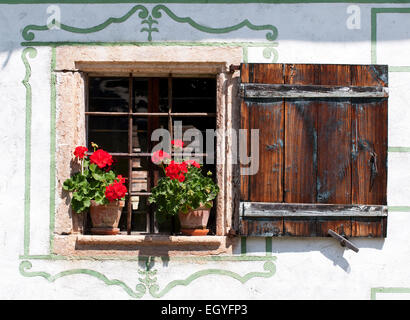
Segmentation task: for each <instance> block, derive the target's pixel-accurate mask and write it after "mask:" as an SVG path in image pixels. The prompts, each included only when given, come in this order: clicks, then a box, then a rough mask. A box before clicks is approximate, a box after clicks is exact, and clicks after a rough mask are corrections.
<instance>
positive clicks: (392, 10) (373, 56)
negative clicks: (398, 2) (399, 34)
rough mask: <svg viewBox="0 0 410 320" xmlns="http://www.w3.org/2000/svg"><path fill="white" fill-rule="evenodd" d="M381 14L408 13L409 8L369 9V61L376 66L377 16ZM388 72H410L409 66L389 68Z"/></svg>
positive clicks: (409, 11)
mask: <svg viewBox="0 0 410 320" xmlns="http://www.w3.org/2000/svg"><path fill="white" fill-rule="evenodd" d="M381 13H410V8H372V9H371V61H372V64H377V15H378V14H381ZM389 72H410V66H389Z"/></svg>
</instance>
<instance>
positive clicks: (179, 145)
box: [171, 139, 184, 149]
mask: <svg viewBox="0 0 410 320" xmlns="http://www.w3.org/2000/svg"><path fill="white" fill-rule="evenodd" d="M171 144H172V145H173V146H174V147H175V148H181V149H182V148H183V147H184V142H183V141H182V140H180V139H179V140H172V141H171Z"/></svg>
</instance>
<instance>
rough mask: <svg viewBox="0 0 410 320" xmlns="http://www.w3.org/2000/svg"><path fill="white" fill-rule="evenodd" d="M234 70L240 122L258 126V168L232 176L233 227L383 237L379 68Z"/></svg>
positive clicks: (383, 127)
mask: <svg viewBox="0 0 410 320" xmlns="http://www.w3.org/2000/svg"><path fill="white" fill-rule="evenodd" d="M240 70H241V86H240V95H241V97H242V102H241V127H242V128H243V129H248V133H249V134H250V132H251V131H250V129H259V171H258V172H257V174H255V175H250V176H246V175H243V176H241V201H242V204H241V233H242V234H244V235H270V234H272V235H297V236H324V235H327V229H328V228H331V229H332V228H333V229H334V231H336V232H337V231H339V232H342V233H344V234H345V235H350V236H386V222H387V218H386V217H387V208H386V187H387V98H388V93H387V86H388V82H387V73H388V71H387V66H384V65H383V66H382V65H324V64H242V65H241V68H240ZM247 145H248V150H251V139H250V136H248V142H247ZM302 204H304V205H302ZM268 218H269V219H268ZM336 229H337V230H336ZM340 230H342V231H340Z"/></svg>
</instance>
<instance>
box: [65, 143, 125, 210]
mask: <svg viewBox="0 0 410 320" xmlns="http://www.w3.org/2000/svg"><path fill="white" fill-rule="evenodd" d="M92 146H93V148H94V152H93V153H92V154H91V155H90V156H89V157H87V155H86V152H87V151H88V149H87V148H86V147H83V146H78V147H77V148H75V150H74V156H75V159H76V160H77V161H80V164H81V171H79V172H76V173H75V174H74V175H73V176H72V177H71V178H69V179H67V180H65V181H64V183H63V189H64V190H67V191H70V192H72V193H73V195H72V198H71V206H72V208H73V210H74V211H75V212H77V213H81V212H84V211H86V210H87V209H88V208H89V207H90V206H91V201H92V200H94V201H95V202H96V203H97V204H99V205H105V204H108V203H109V202H113V201H117V200H124V199H125V194H126V192H127V188H126V187H125V185H124V183H125V178H123V177H122V176H121V175H116V174H115V173H114V171H113V170H112V164H113V162H114V161H113V159H112V156H111V155H110V154H109V153H108V152H106V151H104V150H103V149H97V148H98V146H97V145H96V144H95V143H92Z"/></svg>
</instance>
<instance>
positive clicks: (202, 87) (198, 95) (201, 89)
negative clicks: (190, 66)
mask: <svg viewBox="0 0 410 320" xmlns="http://www.w3.org/2000/svg"><path fill="white" fill-rule="evenodd" d="M172 110H173V112H215V111H216V79H207V78H203V79H202V78H200V79H192V78H174V79H173V80H172Z"/></svg>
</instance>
